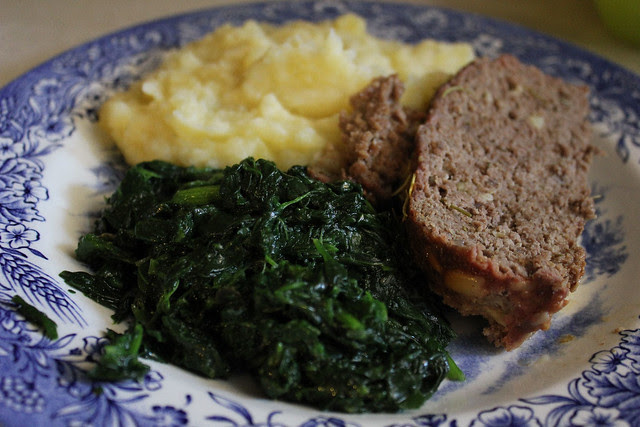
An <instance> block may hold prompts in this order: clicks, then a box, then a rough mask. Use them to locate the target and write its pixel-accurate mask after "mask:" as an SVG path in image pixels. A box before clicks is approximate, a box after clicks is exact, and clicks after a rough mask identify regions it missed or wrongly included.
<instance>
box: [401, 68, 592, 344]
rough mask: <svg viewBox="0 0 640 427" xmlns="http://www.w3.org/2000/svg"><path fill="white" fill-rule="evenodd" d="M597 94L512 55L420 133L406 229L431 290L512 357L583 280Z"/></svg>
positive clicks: (478, 71) (467, 83)
mask: <svg viewBox="0 0 640 427" xmlns="http://www.w3.org/2000/svg"><path fill="white" fill-rule="evenodd" d="M588 114H589V101H588V88H587V87H586V86H577V85H572V84H569V83H567V82H565V81H563V80H560V79H558V78H554V77H551V76H548V75H545V74H543V73H542V72H541V71H540V70H539V69H537V68H534V67H532V66H528V65H524V64H522V63H521V62H519V61H518V60H517V59H516V58H514V57H513V56H510V55H504V56H501V57H499V58H497V59H495V60H491V59H486V58H483V59H478V60H476V61H475V62H473V63H472V64H470V65H468V66H467V67H465V68H464V69H463V70H461V71H460V72H459V73H458V74H457V75H456V76H455V77H454V78H452V79H451V80H450V81H449V82H447V83H446V84H445V85H443V86H442V87H441V88H440V89H439V90H438V93H437V94H436V95H435V96H434V98H433V102H432V104H431V106H430V109H429V113H428V117H427V120H426V122H425V123H424V124H423V125H422V126H421V127H420V128H419V129H418V132H417V135H416V152H415V154H414V161H415V162H416V169H415V182H414V184H413V187H412V190H411V193H410V194H411V195H410V200H409V210H408V218H407V221H406V224H407V228H408V234H409V236H411V246H412V250H413V252H414V254H415V258H416V260H417V261H418V262H419V263H420V265H421V266H422V267H423V268H424V270H425V271H426V272H427V273H428V275H429V277H430V280H431V282H430V283H431V286H432V289H433V290H435V291H436V292H437V293H439V294H441V295H442V296H443V297H444V301H445V302H446V303H447V304H449V305H451V306H453V307H455V308H456V309H458V310H459V311H460V312H461V313H463V314H469V315H477V314H479V315H482V316H484V317H485V318H486V319H488V321H489V326H488V327H487V328H486V329H485V331H484V332H485V335H487V337H488V338H489V339H490V340H491V341H492V342H494V343H495V344H496V345H499V346H503V347H505V348H506V349H513V348H516V347H518V346H519V345H520V344H521V343H522V342H523V340H525V339H526V338H527V337H528V336H529V335H530V334H532V333H533V332H535V331H536V330H540V329H547V328H548V327H549V324H550V321H551V316H552V314H554V313H555V312H557V311H558V310H560V309H561V308H562V307H564V306H565V305H566V303H567V296H568V295H569V294H570V292H572V291H574V290H575V289H576V287H577V286H578V281H579V279H580V277H581V276H582V275H583V273H584V267H585V251H584V249H583V248H582V247H581V246H580V245H579V242H578V238H579V236H580V234H581V233H582V230H583V227H584V224H585V221H586V220H588V219H590V218H592V217H593V216H594V208H593V200H592V198H591V197H590V189H589V185H588V182H587V173H588V170H589V166H590V163H591V160H592V157H593V155H594V153H595V152H596V149H595V148H594V147H593V146H591V145H590V143H589V140H590V125H589V123H588V117H587V116H588Z"/></svg>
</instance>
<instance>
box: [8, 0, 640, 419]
mask: <svg viewBox="0 0 640 427" xmlns="http://www.w3.org/2000/svg"><path fill="white" fill-rule="evenodd" d="M345 12H355V13H358V14H360V15H362V16H364V17H365V18H367V20H368V22H369V28H370V31H371V32H373V33H374V34H376V35H379V36H383V37H387V38H393V39H401V40H406V41H416V40H418V39H422V38H427V37H430V38H436V39H440V40H450V41H452V40H457V41H465V42H468V43H471V44H472V45H473V46H474V48H475V49H476V52H477V54H478V55H479V56H482V55H484V56H495V55H497V54H499V53H501V52H510V53H512V54H515V55H516V56H518V57H519V58H520V59H521V60H522V61H524V62H529V63H533V64H535V65H537V66H539V67H540V68H542V69H543V70H545V71H546V72H548V73H551V74H554V75H557V76H561V77H564V78H566V79H568V80H570V81H573V82H581V83H586V84H587V85H589V86H590V87H591V90H592V96H591V106H592V115H591V121H592V122H593V127H594V144H596V145H597V146H599V147H601V148H602V149H603V150H604V151H605V152H606V156H601V157H599V158H598V159H596V161H595V163H594V167H593V172H592V174H591V182H592V186H593V192H594V194H596V195H597V203H596V208H597V213H598V216H597V218H596V219H595V220H593V221H591V222H589V223H588V225H587V227H586V230H585V233H584V236H583V240H582V243H583V245H584V246H585V247H586V249H587V253H588V257H587V269H586V275H585V278H584V281H583V283H582V285H581V286H580V288H579V290H578V292H576V293H575V294H574V295H573V296H572V298H571V302H570V304H569V305H568V306H567V307H566V308H565V309H564V310H563V311H562V312H560V313H558V315H557V316H556V317H555V322H554V323H553V326H552V327H551V329H550V330H548V331H546V332H543V333H537V334H536V335H534V336H533V337H532V338H531V339H530V340H529V341H527V342H526V343H525V344H524V345H523V346H522V347H521V348H519V349H517V350H515V351H512V352H504V351H500V350H496V349H495V348H493V347H492V346H491V345H489V344H487V343H486V341H485V339H484V338H483V337H482V336H481V333H480V330H481V328H482V324H480V323H479V322H475V321H469V320H464V321H463V320H461V319H455V318H454V319H453V323H454V326H455V327H456V330H457V332H458V334H459V337H458V338H457V339H456V341H455V342H454V343H453V344H452V346H451V352H452V354H453V357H454V359H456V360H457V361H458V363H459V365H460V366H461V368H462V369H463V370H464V372H465V373H466V375H467V380H466V381H465V382H462V383H453V382H446V383H444V384H443V385H442V387H441V389H440V390H439V392H438V393H437V394H436V395H435V396H434V397H433V398H432V399H431V400H430V401H428V402H427V403H426V404H425V405H424V406H423V407H422V408H421V409H419V410H415V411H411V412H405V413H400V414H375V415H374V414H363V415H346V414H336V413H326V412H322V411H318V410H314V409H311V408H308V407H305V406H300V405H293V404H287V403H282V402H275V401H269V400H267V399H264V398H263V397H262V396H261V395H260V393H259V392H257V391H255V389H254V388H253V387H252V386H251V383H250V381H247V380H246V379H243V378H239V379H235V380H234V381H214V380H206V379H203V378H199V377H197V376H195V375H192V374H190V373H188V372H185V371H183V370H181V369H178V368H175V367H172V366H167V365H162V364H158V363H151V366H152V371H151V372H150V373H149V374H148V375H147V376H146V378H145V379H144V381H143V382H140V383H137V382H124V383H116V384H106V385H103V386H102V393H94V391H93V385H92V384H91V383H90V382H88V381H87V380H86V379H85V377H84V375H83V372H84V370H86V369H87V367H89V366H90V365H91V361H92V357H93V356H94V355H95V353H96V351H97V349H98V348H99V347H100V345H101V344H102V338H101V334H102V332H103V331H104V330H105V328H107V327H113V326H112V324H111V320H110V317H109V316H110V312H109V311H108V310H106V309H104V308H102V307H100V306H98V305H96V304H95V303H93V302H92V301H90V300H88V299H87V298H85V297H84V296H83V295H82V294H80V293H75V292H74V291H73V290H72V289H70V288H69V287H68V286H66V285H65V284H64V283H63V282H62V281H61V280H60V279H59V277H58V274H59V273H60V271H62V270H66V269H68V270H78V269H80V268H82V267H81V266H80V265H79V264H77V263H76V261H75V260H74V258H73V250H74V248H75V245H76V242H77V239H78V237H79V236H80V234H82V233H84V232H87V231H88V230H89V229H90V227H91V221H92V218H93V216H94V214H95V212H96V211H98V210H99V209H100V207H101V206H102V203H103V197H104V195H105V194H107V193H109V192H110V191H112V190H113V189H114V188H115V185H116V184H117V182H118V180H119V178H120V176H121V175H120V172H121V171H122V170H123V169H124V166H123V164H122V162H121V161H120V160H119V158H118V156H117V153H114V150H113V148H111V146H110V145H109V144H107V143H105V142H106V141H105V140H104V137H103V136H102V135H101V134H100V133H99V132H98V131H97V129H96V124H95V121H96V110H97V108H98V107H99V106H100V104H101V102H102V101H103V100H104V99H105V98H106V97H108V96H109V95H110V94H111V93H113V92H114V91H117V90H121V89H123V88H124V87H126V86H127V85H128V84H129V83H130V82H131V81H133V80H135V79H137V78H139V76H140V75H141V74H143V73H145V72H147V71H149V70H150V69H152V68H153V67H155V66H156V65H157V64H158V62H159V61H160V60H161V58H162V55H163V52H166V50H167V49H170V48H174V47H176V46H180V45H183V44H184V43H186V42H189V41H191V40H193V39H196V38H198V37H200V36H202V35H203V34H205V32H208V31H210V30H212V29H214V28H216V27H217V26H219V25H221V24H222V23H225V22H231V23H236V24H239V23H241V22H243V21H245V20H246V19H249V18H255V19H259V20H266V21H271V22H283V21H285V20H289V19H294V18H303V19H308V20H319V19H327V18H334V17H336V16H337V15H339V14H342V13H345ZM639 116H640V77H638V76H636V75H633V74H631V73H629V72H628V71H625V70H624V69H621V68H619V67H617V66H616V65H613V64H611V63H609V62H607V61H605V60H603V59H601V58H599V57H596V56H594V55H591V54H589V53H587V52H584V51H582V50H579V49H577V48H575V47H572V46H570V45H567V44H565V43H563V42H560V41H558V40H555V39H552V38H549V37H546V36H544V35H541V34H538V33H534V32H531V31H528V30H525V29H522V28H519V27H515V26H512V25H509V24H505V23H502V22H497V21H493V20H490V19H486V18H482V17H479V16H474V15H468V14H462V13H457V12H453V11H448V10H443V9H437V8H431V7H425V6H416V5H399V4H385V3H376V2H358V1H348V0H346V1H340V2H336V1H304V2H298V1H296V2H275V3H265V4H248V5H240V6H230V7H224V8H216V9H211V10H204V11H199V12H196V13H192V14H187V15H181V16H176V17H171V18H168V19H164V20H160V21H155V22H151V23H147V24H143V25H140V26H136V27H134V28H130V29H126V30H124V31H121V32H118V33H115V34H112V35H109V36H106V37H104V38H101V39H99V40H96V41H93V42H91V43H88V44H86V45H83V46H81V47H79V48H77V49H74V50H72V51H69V52H66V53H64V54H62V55H60V56H58V57H56V58H54V59H52V60H51V61H49V62H47V63H45V64H43V65H42V66H40V67H38V68H36V69H34V70H32V71H31V72H29V73H27V74H25V75H24V76H22V77H20V78H18V79H16V80H15V81H13V82H11V83H10V84H9V85H7V86H6V87H4V88H3V89H2V90H0V422H2V423H3V424H4V425H7V426H13V425H16V426H17V425H20V426H26V425H48V426H57V425H65V426H66V425H74V426H76V425H77V426H80V425H82V426H85V425H108V426H128V425H166V426H169V425H171V426H174V425H176V426H177V425H198V426H206V425H224V426H239V425H263V426H343V425H344V426H437V425H448V426H454V425H458V426H462V425H470V424H473V425H480V426H484V425H486V426H492V425H501V426H504V425H570V424H571V425H616V426H622V425H627V424H630V425H638V420H639V419H640V321H639V315H640V291H639V287H638V283H639V282H638V280H639V277H640V263H638V261H637V258H635V257H636V256H637V255H634V254H638V253H639V252H640V248H638V246H639V244H640V235H639V234H640V216H639V215H638V212H640V164H639V163H640V117H639ZM14 295H20V296H22V297H23V298H24V299H25V300H27V301H29V302H30V303H31V304H33V305H34V306H36V307H38V308H39V309H40V310H42V311H44V312H46V313H47V314H48V315H49V316H50V317H51V318H52V319H53V320H55V321H56V323H57V324H58V330H59V334H60V338H59V339H57V340H54V341H50V340H48V339H45V338H43V337H42V335H41V334H40V333H39V332H38V331H37V330H34V328H33V327H32V326H31V325H30V324H29V323H26V322H25V321H24V318H22V317H21V316H20V315H18V314H17V313H16V312H15V311H14V306H13V304H12V303H11V302H10V300H11V298H12V297H13V296H14Z"/></svg>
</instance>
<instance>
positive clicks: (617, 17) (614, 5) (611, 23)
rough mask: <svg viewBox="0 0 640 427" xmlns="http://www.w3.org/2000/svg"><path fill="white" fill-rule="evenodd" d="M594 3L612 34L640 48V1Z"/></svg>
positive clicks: (606, 0) (603, 0)
mask: <svg viewBox="0 0 640 427" xmlns="http://www.w3.org/2000/svg"><path fill="white" fill-rule="evenodd" d="M594 1H595V5H596V9H597V10H598V13H599V14H600V17H601V19H602V22H604V24H605V25H606V26H607V28H608V29H609V31H610V32H611V34H613V35H614V36H616V37H618V38H620V39H622V40H626V41H629V42H631V43H634V44H635V45H636V46H640V0H594Z"/></svg>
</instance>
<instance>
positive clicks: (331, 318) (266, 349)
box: [61, 158, 463, 412]
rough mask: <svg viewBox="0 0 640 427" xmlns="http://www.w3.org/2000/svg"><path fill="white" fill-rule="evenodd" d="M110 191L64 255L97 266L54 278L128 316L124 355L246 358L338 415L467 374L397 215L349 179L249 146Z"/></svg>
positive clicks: (129, 178)
mask: <svg viewBox="0 0 640 427" xmlns="http://www.w3.org/2000/svg"><path fill="white" fill-rule="evenodd" d="M107 202H108V203H107V207H106V209H105V210H104V212H103V214H102V216H101V218H100V219H99V220H98V222H97V224H96V227H95V229H94V230H93V232H92V233H89V234H88V235H86V236H83V237H82V238H81V239H80V242H79V244H78V249H77V251H76V255H77V257H78V259H80V260H81V261H83V262H85V263H87V264H88V265H89V266H90V267H91V269H92V271H93V273H83V272H75V273H72V272H63V273H62V274H61V275H62V277H63V278H64V279H65V280H66V281H67V282H68V283H69V284H70V285H71V286H74V287H76V288H78V289H80V290H81V291H83V292H84V293H85V294H86V295H88V296H89V297H91V298H94V299H95V300H96V301H98V302H100V303H102V304H104V305H106V306H108V307H110V308H112V309H114V311H115V314H114V319H115V320H116V321H128V322H130V323H131V324H135V325H138V326H136V328H135V329H134V330H133V331H135V333H136V335H135V338H136V339H135V340H133V342H135V343H137V342H138V341H137V340H138V338H139V337H142V338H141V339H142V341H141V347H140V349H138V348H137V347H135V346H134V347H135V348H132V350H135V351H132V352H131V354H133V353H135V352H137V351H138V350H140V352H142V354H145V355H149V356H153V357H155V358H157V359H160V360H163V361H166V362H170V363H174V364H177V365H179V366H181V367H183V368H185V369H188V370H191V371H194V372H197V373H199V374H201V375H204V376H207V377H212V378H224V377H228V376H229V375H230V374H231V373H233V372H235V371H238V370H248V371H250V372H251V374H252V375H253V376H254V377H255V378H256V381H257V382H258V383H259V385H260V386H261V387H262V389H263V391H264V393H265V394H266V395H267V396H268V397H271V398H274V399H275V398H277V399H286V400H290V401H295V402H304V403H308V404H312V405H314V406H316V407H319V408H322V409H328V410H336V411H346V412H364V411H373V412H379V411H386V412H388V411H398V410H403V409H409V408H416V407H419V406H420V405H422V404H423V403H424V401H425V400H426V399H428V398H429V397H430V396H431V395H432V394H433V392H434V391H435V390H436V389H437V387H438V385H439V384H440V383H441V381H442V380H443V379H444V378H445V377H447V375H449V376H450V377H451V378H453V379H462V377H463V375H462V374H461V372H460V371H459V369H458V368H457V367H456V366H455V364H454V363H453V361H452V360H451V358H450V356H449V354H448V353H447V351H446V346H447V344H448V343H449V341H450V340H451V339H452V338H453V332H452V330H451V328H450V327H449V325H448V324H447V323H446V321H445V320H444V319H443V318H442V316H441V315H440V308H439V307H440V306H439V305H438V303H437V302H436V301H435V300H434V299H433V297H431V296H429V295H428V294H426V293H425V291H424V285H423V284H422V285H421V281H422V278H421V277H420V276H419V274H418V273H417V269H416V268H415V267H414V266H413V265H411V263H410V262H409V260H410V256H409V253H408V249H407V248H408V245H407V243H406V241H405V239H404V234H403V232H402V228H401V224H400V221H399V220H397V219H396V218H395V217H394V215H393V212H376V211H375V210H374V209H373V207H372V206H371V205H370V204H369V203H368V202H367V200H366V199H365V198H364V197H363V195H362V190H361V188H360V187H359V186H358V185H356V184H354V183H350V182H341V183H336V184H323V183H320V182H318V181H315V180H313V179H311V178H310V177H309V176H308V175H307V174H306V171H305V168H303V167H293V168H291V169H290V170H289V171H287V172H282V171H280V170H278V169H277V168H276V167H275V165H274V164H273V163H272V162H269V161H265V160H254V159H252V158H248V159H245V160H244V161H242V162H241V163H239V164H237V165H233V166H230V167H227V168H225V169H224V170H215V169H209V168H182V167H178V166H174V165H170V164H168V163H164V162H160V161H156V162H147V163H142V164H140V165H137V166H135V167H133V168H131V169H130V170H129V171H128V173H127V175H126V176H125V178H124V180H123V182H122V183H121V185H120V186H119V188H118V189H117V191H116V192H115V193H114V194H113V195H112V196H111V197H110V198H109V199H108V200H107ZM138 328H141V330H143V331H144V333H143V334H141V335H138ZM131 333H133V332H132V331H131V330H130V331H129V332H128V334H131ZM125 335H126V334H125ZM127 354H129V353H127ZM127 360H128V359H127ZM109 372H111V371H109ZM123 372H125V373H126V372H127V369H126V368H125V369H124V371H123ZM136 372H139V370H133V372H132V374H135V373H136Z"/></svg>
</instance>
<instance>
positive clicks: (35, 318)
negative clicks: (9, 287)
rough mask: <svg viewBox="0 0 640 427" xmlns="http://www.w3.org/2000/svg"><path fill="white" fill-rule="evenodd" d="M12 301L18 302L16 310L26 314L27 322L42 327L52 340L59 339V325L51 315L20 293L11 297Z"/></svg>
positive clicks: (45, 334) (43, 331)
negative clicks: (30, 302)
mask: <svg viewBox="0 0 640 427" xmlns="http://www.w3.org/2000/svg"><path fill="white" fill-rule="evenodd" d="M11 302H12V303H14V304H16V311H17V312H18V314H21V315H22V316H24V318H25V320H26V321H27V322H30V323H33V324H34V325H35V326H37V327H38V328H40V329H41V330H42V334H43V335H44V336H45V337H47V338H49V339H50V340H57V339H58V325H56V322H54V321H53V320H51V318H49V316H47V315H46V314H44V313H43V312H42V311H40V310H38V309H37V308H35V307H34V306H32V305H31V304H29V303H28V302H26V301H25V300H24V299H23V298H22V297H21V296H19V295H14V297H13V298H11Z"/></svg>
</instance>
